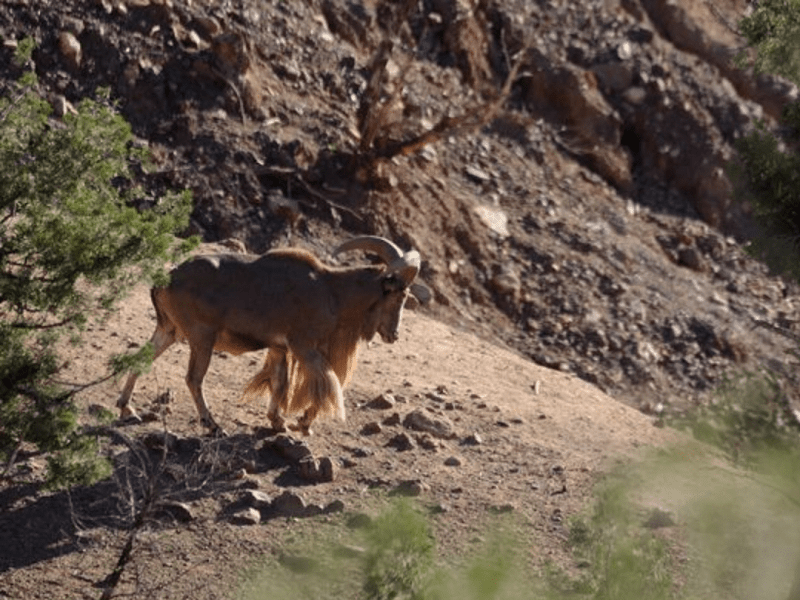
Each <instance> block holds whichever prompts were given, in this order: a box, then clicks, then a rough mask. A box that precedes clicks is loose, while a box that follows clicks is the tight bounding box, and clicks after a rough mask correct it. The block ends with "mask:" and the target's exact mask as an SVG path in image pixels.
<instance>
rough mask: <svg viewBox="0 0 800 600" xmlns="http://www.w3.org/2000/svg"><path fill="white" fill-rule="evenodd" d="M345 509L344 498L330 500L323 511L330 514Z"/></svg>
mask: <svg viewBox="0 0 800 600" xmlns="http://www.w3.org/2000/svg"><path fill="white" fill-rule="evenodd" d="M344 509H345V505H344V502H343V501H342V500H332V501H331V502H328V504H327V505H326V506H325V508H324V509H323V512H324V513H325V514H326V515H329V514H333V513H340V512H344Z"/></svg>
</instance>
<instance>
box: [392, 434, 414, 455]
mask: <svg viewBox="0 0 800 600" xmlns="http://www.w3.org/2000/svg"><path fill="white" fill-rule="evenodd" d="M386 445H387V446H392V447H394V448H396V449H397V450H399V451H400V452H403V451H405V450H413V449H414V442H413V441H412V439H411V436H409V435H408V434H407V433H398V434H397V435H396V436H394V437H393V438H392V439H390V440H389V441H388V442H386Z"/></svg>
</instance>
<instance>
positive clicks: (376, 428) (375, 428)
mask: <svg viewBox="0 0 800 600" xmlns="http://www.w3.org/2000/svg"><path fill="white" fill-rule="evenodd" d="M381 431H383V427H381V424H380V423H378V422H377V421H370V422H369V423H365V424H364V426H363V427H362V428H361V435H375V434H378V433H380V432H381Z"/></svg>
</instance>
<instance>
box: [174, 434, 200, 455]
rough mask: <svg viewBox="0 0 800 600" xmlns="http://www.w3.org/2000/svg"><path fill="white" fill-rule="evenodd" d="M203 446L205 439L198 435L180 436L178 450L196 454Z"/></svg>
mask: <svg viewBox="0 0 800 600" xmlns="http://www.w3.org/2000/svg"><path fill="white" fill-rule="evenodd" d="M202 447H203V440H201V439H200V438H197V437H189V438H180V439H178V443H177V445H176V450H177V451H178V452H179V453H181V454H183V453H186V454H195V453H197V452H199V451H200V449H201V448H202Z"/></svg>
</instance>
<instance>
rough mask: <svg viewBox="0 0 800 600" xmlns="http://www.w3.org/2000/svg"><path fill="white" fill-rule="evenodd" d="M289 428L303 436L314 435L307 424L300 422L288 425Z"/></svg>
mask: <svg viewBox="0 0 800 600" xmlns="http://www.w3.org/2000/svg"><path fill="white" fill-rule="evenodd" d="M289 429H291V430H292V431H299V432H300V433H301V434H303V435H304V436H308V435H314V432H313V431H311V427H309V426H308V425H303V424H302V423H297V424H296V425H289Z"/></svg>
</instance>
